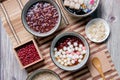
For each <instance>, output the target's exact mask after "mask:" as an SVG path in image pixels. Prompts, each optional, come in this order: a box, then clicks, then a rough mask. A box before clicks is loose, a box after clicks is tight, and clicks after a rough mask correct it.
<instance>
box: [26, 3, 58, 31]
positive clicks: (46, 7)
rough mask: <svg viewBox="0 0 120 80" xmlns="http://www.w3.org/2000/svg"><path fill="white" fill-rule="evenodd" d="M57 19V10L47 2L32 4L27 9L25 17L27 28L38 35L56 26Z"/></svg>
mask: <svg viewBox="0 0 120 80" xmlns="http://www.w3.org/2000/svg"><path fill="white" fill-rule="evenodd" d="M58 18H59V15H58V12H57V9H56V8H55V7H54V6H53V5H52V4H50V3H47V2H38V3H36V4H34V5H33V6H32V7H30V8H29V10H28V12H27V15H26V21H27V24H28V26H29V27H30V28H31V29H33V30H34V31H37V32H40V33H45V32H49V31H50V30H52V28H54V27H55V25H56V24H57V22H58ZM34 23H35V24H34ZM43 27H44V28H43Z"/></svg>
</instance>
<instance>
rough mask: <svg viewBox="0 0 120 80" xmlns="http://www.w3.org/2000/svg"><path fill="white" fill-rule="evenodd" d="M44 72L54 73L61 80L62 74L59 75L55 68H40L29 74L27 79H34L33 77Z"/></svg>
mask: <svg viewBox="0 0 120 80" xmlns="http://www.w3.org/2000/svg"><path fill="white" fill-rule="evenodd" d="M42 72H48V73H51V74H53V75H54V76H55V77H56V78H58V80H61V78H60V76H59V75H58V74H57V73H56V72H54V71H53V70H50V69H38V70H36V71H34V72H32V73H30V74H29V75H28V76H27V78H26V80H32V78H33V77H35V75H37V74H39V73H42Z"/></svg>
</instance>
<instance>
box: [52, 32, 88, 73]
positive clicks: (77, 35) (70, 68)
mask: <svg viewBox="0 0 120 80" xmlns="http://www.w3.org/2000/svg"><path fill="white" fill-rule="evenodd" d="M69 35H71V36H76V37H78V38H80V39H81V40H82V41H83V40H84V41H83V43H84V45H85V46H87V48H88V50H87V55H85V58H84V61H82V62H81V63H80V64H78V65H76V66H72V67H65V66H63V65H61V64H59V63H58V62H57V61H55V58H54V55H53V54H54V53H53V49H54V46H55V44H56V42H57V41H58V40H59V39H61V38H62V37H64V36H69ZM89 56H90V47H89V44H88V42H87V40H86V39H85V38H84V36H82V35H81V34H79V33H78V32H64V33H61V34H59V35H57V36H56V37H55V38H54V40H53V41H52V44H51V47H50V57H51V59H52V61H53V63H54V64H55V65H56V66H57V67H59V68H60V69H62V70H65V71H77V70H79V69H81V68H82V67H83V66H84V65H85V64H86V63H87V61H88V59H89Z"/></svg>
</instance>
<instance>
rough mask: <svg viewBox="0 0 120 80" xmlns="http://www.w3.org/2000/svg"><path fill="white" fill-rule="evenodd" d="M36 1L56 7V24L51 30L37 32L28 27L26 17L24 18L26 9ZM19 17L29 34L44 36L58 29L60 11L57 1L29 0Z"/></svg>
mask: <svg viewBox="0 0 120 80" xmlns="http://www.w3.org/2000/svg"><path fill="white" fill-rule="evenodd" d="M37 2H48V3H50V4H52V5H54V7H55V8H56V9H57V11H58V14H59V18H58V23H57V24H56V26H55V27H54V28H53V29H52V30H50V31H48V32H46V33H39V32H36V31H33V30H32V29H30V28H29V26H28V24H27V22H26V19H25V18H26V14H27V11H28V9H29V8H30V7H31V6H32V5H34V4H35V3H37ZM21 19H22V23H23V25H24V27H25V29H26V30H27V31H28V32H30V33H31V34H33V35H35V36H38V37H46V36H49V35H51V34H52V33H54V32H55V31H56V30H57V29H58V27H59V25H60V23H61V12H60V9H59V7H58V5H57V3H56V2H55V1H54V0H29V1H28V2H27V3H26V5H25V6H24V8H23V10H22V14H21Z"/></svg>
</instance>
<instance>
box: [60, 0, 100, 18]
mask: <svg viewBox="0 0 120 80" xmlns="http://www.w3.org/2000/svg"><path fill="white" fill-rule="evenodd" d="M99 3H100V0H98V1H97V4H96V6H95V8H94V9H93V10H92V11H90V12H88V13H87V14H83V15H77V14H74V13H72V12H70V11H69V10H68V9H66V7H65V6H64V5H63V0H61V4H62V6H63V8H64V9H65V11H66V12H68V13H69V14H70V15H72V16H75V17H86V16H89V15H90V14H92V13H93V12H94V11H95V10H96V9H97V7H98V6H99Z"/></svg>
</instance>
